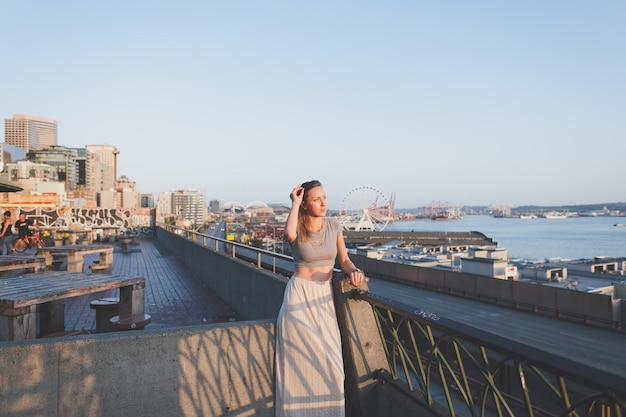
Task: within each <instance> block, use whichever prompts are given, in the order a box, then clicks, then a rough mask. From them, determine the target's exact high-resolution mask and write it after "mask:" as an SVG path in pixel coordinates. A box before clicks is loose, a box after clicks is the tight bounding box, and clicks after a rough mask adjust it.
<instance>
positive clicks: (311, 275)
mask: <svg viewBox="0 0 626 417" xmlns="http://www.w3.org/2000/svg"><path fill="white" fill-rule="evenodd" d="M295 275H296V276H297V277H298V278H302V279H307V280H309V281H316V282H321V281H328V280H329V279H331V278H332V276H333V267H332V266H320V267H315V268H308V267H302V266H298V267H296V273H295Z"/></svg>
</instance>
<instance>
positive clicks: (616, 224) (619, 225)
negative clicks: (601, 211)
mask: <svg viewBox="0 0 626 417" xmlns="http://www.w3.org/2000/svg"><path fill="white" fill-rule="evenodd" d="M613 226H615V227H624V223H615V224H614V225H613Z"/></svg>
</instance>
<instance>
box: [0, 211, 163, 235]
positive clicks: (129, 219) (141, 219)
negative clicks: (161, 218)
mask: <svg viewBox="0 0 626 417" xmlns="http://www.w3.org/2000/svg"><path fill="white" fill-rule="evenodd" d="M5 210H7V209H3V210H2V211H5ZM9 211H11V212H12V213H13V215H14V217H17V215H18V214H19V213H24V214H26V217H27V218H30V219H33V220H35V221H36V223H37V226H39V227H43V228H51V229H56V228H61V229H65V228H70V229H71V228H102V229H106V228H111V229H118V230H119V232H120V233H121V234H125V235H148V236H152V234H153V232H154V225H155V216H154V209H148V208H84V207H57V208H55V209H44V208H32V209H31V208H28V209H9Z"/></svg>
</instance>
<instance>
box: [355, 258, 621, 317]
mask: <svg viewBox="0 0 626 417" xmlns="http://www.w3.org/2000/svg"><path fill="white" fill-rule="evenodd" d="M350 258H351V259H352V260H353V262H354V263H355V264H356V265H357V266H358V267H359V268H361V269H362V270H363V271H365V273H366V274H367V276H370V277H374V278H380V279H385V280H389V281H396V282H402V283H406V284H410V285H416V286H418V287H422V288H426V289H430V290H435V291H440V292H445V293H448V294H455V295H460V296H464V297H468V298H475V299H478V300H481V301H485V302H493V303H496V304H501V305H509V306H511V307H515V308H518V309H523V310H527V311H534V312H540V313H543V314H550V315H554V316H557V317H561V318H565V319H568V320H574V321H580V322H586V323H590V324H594V325H597V326H601V327H606V328H616V327H620V328H623V327H624V324H625V323H626V322H625V320H624V316H625V315H626V313H624V312H622V310H623V309H622V302H621V301H620V300H619V299H615V298H613V297H611V296H609V295H605V294H593V293H587V292H585V291H575V290H570V289H564V288H555V287H549V286H543V285H537V284H532V283H525V282H517V281H508V280H500V279H495V278H490V277H484V276H480V275H474V274H468V273H462V272H453V271H443V270H440V269H434V268H421V267H418V266H413V265H406V264H400V263H396V262H386V261H381V260H376V259H371V258H368V257H367V256H363V255H358V254H356V255H350Z"/></svg>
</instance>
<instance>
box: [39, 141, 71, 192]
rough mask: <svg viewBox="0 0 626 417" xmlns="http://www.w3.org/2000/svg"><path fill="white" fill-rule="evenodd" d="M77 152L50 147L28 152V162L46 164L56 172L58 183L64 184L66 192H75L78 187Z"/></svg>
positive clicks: (55, 146) (61, 147) (59, 147)
mask: <svg viewBox="0 0 626 417" xmlns="http://www.w3.org/2000/svg"><path fill="white" fill-rule="evenodd" d="M77 158H78V150H77V149H76V148H67V147H65V146H58V145H54V146H50V147H48V148H45V149H41V150H38V151H30V152H28V160H29V161H32V162H35V163H38V164H47V165H50V166H52V167H54V168H55V169H56V171H57V176H58V178H59V181H61V182H63V183H65V190H66V191H75V190H76V188H77V186H78V161H77Z"/></svg>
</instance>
